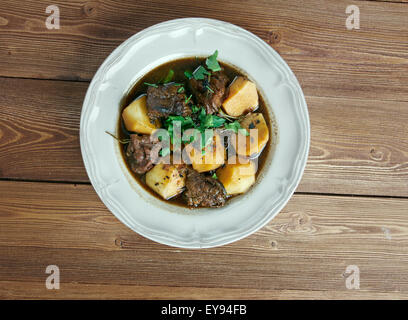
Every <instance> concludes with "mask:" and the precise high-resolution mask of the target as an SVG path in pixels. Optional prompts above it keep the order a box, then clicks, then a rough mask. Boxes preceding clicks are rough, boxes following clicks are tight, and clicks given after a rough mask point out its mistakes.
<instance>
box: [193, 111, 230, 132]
mask: <svg viewBox="0 0 408 320" xmlns="http://www.w3.org/2000/svg"><path fill="white" fill-rule="evenodd" d="M198 118H199V120H200V128H201V129H202V130H205V129H210V128H218V127H221V126H222V125H223V124H224V123H225V119H224V118H221V117H218V116H216V115H213V114H206V113H205V109H204V108H202V109H201V113H200V115H199V116H198Z"/></svg>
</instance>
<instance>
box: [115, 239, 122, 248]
mask: <svg viewBox="0 0 408 320" xmlns="http://www.w3.org/2000/svg"><path fill="white" fill-rule="evenodd" d="M115 245H116V246H118V247H119V248H123V241H122V239H120V238H118V239H115Z"/></svg>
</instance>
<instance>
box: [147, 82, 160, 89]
mask: <svg viewBox="0 0 408 320" xmlns="http://www.w3.org/2000/svg"><path fill="white" fill-rule="evenodd" d="M144 84H145V85H146V86H150V87H155V88H158V87H159V86H158V85H157V84H155V83H148V82H145V83H144Z"/></svg>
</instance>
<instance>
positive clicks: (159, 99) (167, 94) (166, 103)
mask: <svg viewBox="0 0 408 320" xmlns="http://www.w3.org/2000/svg"><path fill="white" fill-rule="evenodd" d="M178 89H179V87H178V86H174V85H171V84H169V85H159V86H157V88H156V87H149V88H148V89H147V114H148V116H149V118H150V121H151V122H152V123H154V122H155V121H156V120H158V119H160V118H163V117H164V118H165V117H168V116H169V115H178V116H183V117H186V116H189V115H191V113H192V111H191V107H190V106H189V105H188V103H186V100H187V97H186V95H185V93H178V92H177V91H178Z"/></svg>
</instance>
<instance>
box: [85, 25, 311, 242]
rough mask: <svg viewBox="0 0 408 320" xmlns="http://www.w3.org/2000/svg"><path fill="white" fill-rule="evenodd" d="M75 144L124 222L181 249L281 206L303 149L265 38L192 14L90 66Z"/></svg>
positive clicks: (303, 113) (237, 229) (290, 91)
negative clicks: (91, 71)
mask: <svg viewBox="0 0 408 320" xmlns="http://www.w3.org/2000/svg"><path fill="white" fill-rule="evenodd" d="M80 138H81V151H82V155H83V159H84V164H85V167H86V170H87V173H88V176H89V178H90V181H91V183H92V185H93V187H94V188H95V190H96V192H97V193H98V195H99V197H100V198H101V200H102V201H103V202H104V203H105V205H106V206H107V207H108V208H109V209H110V211H111V212H112V213H113V214H114V215H115V216H116V217H117V218H118V219H119V220H120V221H121V222H123V223H124V224H125V225H127V226H128V227H129V228H131V229H132V230H134V231H136V232H137V233H139V234H140V235H142V236H145V237H147V238H149V239H151V240H154V241H157V242H160V243H163V244H167V245H171V246H176V247H183V248H207V247H214V246H219V245H224V244H227V243H230V242H233V241H236V240H239V239H241V238H243V237H245V236H248V235H250V234H251V233H253V232H255V231H256V230H258V229H259V228H261V227H262V226H263V225H265V224H266V223H268V222H269V221H270V220H271V219H272V218H273V217H274V216H275V215H276V214H277V213H278V212H279V211H280V210H281V209H282V207H283V206H284V205H285V204H286V203H287V201H288V200H289V199H290V197H291V195H292V194H293V192H294V190H295V188H296V186H297V185H298V183H299V181H300V179H301V176H302V173H303V170H304V167H305V164H306V160H307V155H308V149H309V143H310V125H309V118H308V111H307V106H306V102H305V99H304V96H303V93H302V90H301V88H300V86H299V83H298V82H297V80H296V78H295V76H294V75H293V73H292V71H291V70H290V68H289V67H288V66H287V64H286V63H285V62H284V61H283V59H282V58H281V57H280V56H279V55H278V54H277V53H276V52H275V51H274V50H273V49H272V48H271V47H270V46H269V45H267V44H266V43H265V42H263V41H262V40H261V39H259V38H258V37H256V36H255V35H253V34H252V33H250V32H248V31H246V30H244V29H242V28H240V27H237V26H235V25H232V24H229V23H226V22H222V21H217V20H212V19H202V18H188V19H177V20H172V21H168V22H164V23H161V24H158V25H155V26H152V27H150V28H148V29H145V30H143V31H141V32H139V33H138V34H136V35H134V36H133V37H131V38H130V39H128V40H127V41H125V42H124V43H123V44H121V45H120V46H119V47H118V48H117V49H115V50H114V52H112V53H111V55H110V56H109V57H108V58H107V59H106V60H105V62H104V63H103V64H102V65H101V67H100V68H99V70H98V72H97V73H96V74H95V76H94V78H93V80H92V82H91V84H90V86H89V88H88V91H87V94H86V97H85V100H84V105H83V110H82V114H81V129H80Z"/></svg>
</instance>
